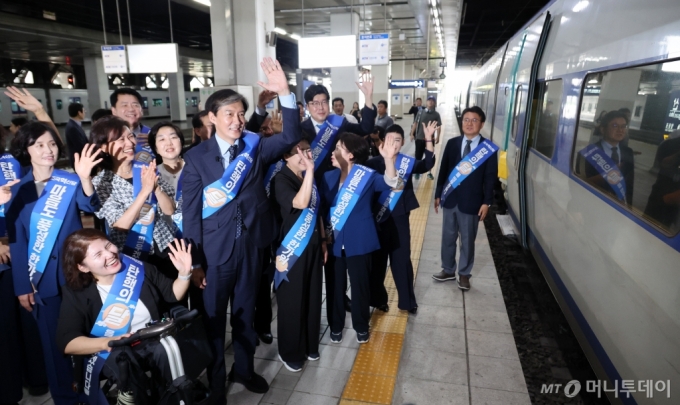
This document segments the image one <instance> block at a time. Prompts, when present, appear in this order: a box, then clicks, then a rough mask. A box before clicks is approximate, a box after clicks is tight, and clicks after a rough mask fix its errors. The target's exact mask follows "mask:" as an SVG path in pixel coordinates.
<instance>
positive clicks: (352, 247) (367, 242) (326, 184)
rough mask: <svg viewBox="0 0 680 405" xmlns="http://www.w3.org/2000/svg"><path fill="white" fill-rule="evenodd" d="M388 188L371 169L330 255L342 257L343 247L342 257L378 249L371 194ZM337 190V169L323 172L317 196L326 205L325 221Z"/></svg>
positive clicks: (328, 217)
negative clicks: (369, 176)
mask: <svg viewBox="0 0 680 405" xmlns="http://www.w3.org/2000/svg"><path fill="white" fill-rule="evenodd" d="M390 189H391V187H390V186H389V185H387V183H385V180H384V179H383V176H382V175H381V174H378V173H376V172H374V173H373V174H372V175H371V179H370V180H369V182H368V183H367V184H366V188H365V189H364V192H363V193H362V194H361V197H360V198H359V200H358V201H357V203H356V205H355V206H354V209H353V210H352V212H351V213H350V214H349V217H348V218H347V221H346V222H345V225H344V226H343V227H342V231H340V233H339V234H338V235H337V237H336V238H335V240H334V241H333V255H335V256H336V257H340V256H342V248H343V246H344V247H345V256H358V255H363V254H366V253H370V252H373V251H374V250H378V249H380V242H379V241H378V232H377V231H376V229H375V219H373V209H372V208H373V207H372V205H373V200H374V199H373V197H374V194H375V193H382V192H383V191H385V190H390ZM339 191H340V169H334V170H330V171H328V172H326V173H325V174H324V176H323V181H322V182H321V188H320V189H319V193H320V194H321V198H322V199H323V202H324V204H325V205H326V207H327V216H326V224H330V207H332V206H334V205H335V196H336V195H337V194H338V192H339Z"/></svg>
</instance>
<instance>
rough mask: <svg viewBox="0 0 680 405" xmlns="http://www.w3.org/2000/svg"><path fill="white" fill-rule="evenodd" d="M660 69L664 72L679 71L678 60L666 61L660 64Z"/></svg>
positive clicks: (679, 61)
mask: <svg viewBox="0 0 680 405" xmlns="http://www.w3.org/2000/svg"><path fill="white" fill-rule="evenodd" d="M661 70H662V71H664V72H676V73H680V60H678V61H675V62H666V63H664V64H663V65H661Z"/></svg>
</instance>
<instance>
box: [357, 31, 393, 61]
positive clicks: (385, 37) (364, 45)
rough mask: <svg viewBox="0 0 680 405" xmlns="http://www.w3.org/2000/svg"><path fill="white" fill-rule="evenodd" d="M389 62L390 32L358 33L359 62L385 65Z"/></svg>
mask: <svg viewBox="0 0 680 405" xmlns="http://www.w3.org/2000/svg"><path fill="white" fill-rule="evenodd" d="M389 63H390V34H362V35H359V64H360V65H387V64H389Z"/></svg>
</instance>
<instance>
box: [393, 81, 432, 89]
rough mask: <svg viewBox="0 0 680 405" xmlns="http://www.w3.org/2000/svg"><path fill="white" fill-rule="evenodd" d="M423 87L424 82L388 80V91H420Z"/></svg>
mask: <svg viewBox="0 0 680 405" xmlns="http://www.w3.org/2000/svg"><path fill="white" fill-rule="evenodd" d="M423 87H425V80H422V79H414V80H390V83H389V88H390V89H421V88H423Z"/></svg>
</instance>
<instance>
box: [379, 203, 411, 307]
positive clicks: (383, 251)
mask: <svg viewBox="0 0 680 405" xmlns="http://www.w3.org/2000/svg"><path fill="white" fill-rule="evenodd" d="M409 216H410V213H406V214H405V215H398V216H390V217H389V218H388V219H387V220H386V221H385V222H383V223H382V224H380V225H379V226H378V228H379V230H378V238H379V239H380V246H381V248H380V249H378V250H376V251H375V252H373V270H372V271H371V306H372V307H379V306H381V305H385V304H387V290H386V289H385V274H386V273H387V259H388V258H389V259H390V269H392V278H393V279H394V284H395V286H396V287H397V292H398V294H399V305H398V306H399V309H401V310H404V311H408V310H410V309H413V308H415V307H417V306H418V304H416V295H415V293H414V291H413V264H412V263H411V227H410V225H409Z"/></svg>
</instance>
